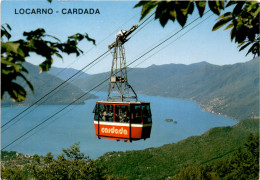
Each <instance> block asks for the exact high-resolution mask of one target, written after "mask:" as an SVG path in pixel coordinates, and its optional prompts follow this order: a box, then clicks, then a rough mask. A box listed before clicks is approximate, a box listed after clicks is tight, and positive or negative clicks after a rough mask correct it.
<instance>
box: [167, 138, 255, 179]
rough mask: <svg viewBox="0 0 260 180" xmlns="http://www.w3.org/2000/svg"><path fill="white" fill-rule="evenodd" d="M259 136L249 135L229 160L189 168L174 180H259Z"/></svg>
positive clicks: (183, 170)
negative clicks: (243, 144) (242, 145)
mask: <svg viewBox="0 0 260 180" xmlns="http://www.w3.org/2000/svg"><path fill="white" fill-rule="evenodd" d="M258 157H259V134H256V135H253V134H250V135H249V136H248V137H247V140H246V142H245V147H239V148H238V150H237V151H236V152H235V153H233V155H232V157H231V158H228V159H224V160H217V161H216V162H214V163H212V164H206V165H202V166H195V167H192V166H189V167H187V168H185V169H182V170H181V171H180V173H178V174H176V175H175V176H174V177H173V178H171V179H174V180H182V179H187V180H189V179H252V180H253V179H255V180H257V179H259V158H258Z"/></svg>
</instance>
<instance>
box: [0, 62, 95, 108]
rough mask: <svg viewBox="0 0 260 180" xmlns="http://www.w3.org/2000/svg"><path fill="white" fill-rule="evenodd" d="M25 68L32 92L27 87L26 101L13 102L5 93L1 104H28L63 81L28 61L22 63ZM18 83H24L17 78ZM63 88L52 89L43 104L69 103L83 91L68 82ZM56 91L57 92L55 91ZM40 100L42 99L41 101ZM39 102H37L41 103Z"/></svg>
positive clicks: (80, 102)
mask: <svg viewBox="0 0 260 180" xmlns="http://www.w3.org/2000/svg"><path fill="white" fill-rule="evenodd" d="M24 64H25V65H24V66H25V67H26V69H27V70H28V71H29V74H25V76H26V77H27V78H28V80H29V81H30V82H31V83H32V84H33V86H34V94H33V93H32V92H31V90H30V89H29V88H28V87H27V88H26V91H27V94H28V95H27V97H26V101H24V102H21V103H14V102H12V101H11V100H10V98H9V97H8V96H7V95H6V96H4V99H3V100H2V101H1V104H2V105H3V106H10V105H22V104H23V105H30V104H32V103H34V102H35V101H37V100H38V99H40V98H41V97H43V96H44V95H46V94H47V93H49V92H50V91H52V90H53V89H54V88H56V87H57V86H58V85H60V84H61V83H62V82H63V81H62V80H61V79H59V78H57V77H55V76H53V75H50V74H48V73H45V72H43V73H40V72H39V67H38V66H34V65H32V64H29V63H24ZM17 81H18V82H19V83H20V84H25V82H24V81H23V80H21V79H18V80H17ZM63 86H64V88H62V89H61V88H58V89H57V91H54V93H53V94H54V95H53V96H49V98H48V100H47V101H45V102H43V104H69V103H71V102H72V101H73V100H74V99H76V98H78V97H79V96H81V95H82V94H83V93H84V92H83V91H82V90H81V89H79V88H78V87H77V86H75V85H73V84H69V83H65V84H64V85H63ZM63 86H62V87H63ZM56 92H57V93H56ZM94 97H95V96H94V95H89V96H86V97H84V98H82V99H80V100H79V101H77V102H76V104H82V103H83V102H84V100H86V99H88V98H94ZM41 102H42V101H41ZM41 102H39V103H41Z"/></svg>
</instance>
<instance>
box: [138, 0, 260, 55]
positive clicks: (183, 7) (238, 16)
mask: <svg viewBox="0 0 260 180" xmlns="http://www.w3.org/2000/svg"><path fill="white" fill-rule="evenodd" d="M207 2H208V6H209V9H210V10H211V11H212V12H213V13H214V14H217V15H218V16H219V18H218V19H219V21H218V22H217V23H216V24H215V25H214V27H213V31H215V30H217V29H219V28H220V27H222V26H224V25H226V24H227V23H229V24H228V26H227V27H226V29H229V28H232V29H231V34H230V36H231V40H233V39H234V40H235V43H238V47H240V49H239V51H241V50H243V49H245V48H246V47H248V46H249V45H251V47H250V48H249V50H248V52H247V54H249V53H250V54H253V55H258V56H259V52H260V50H259V38H260V37H259V13H260V7H259V3H258V2H257V1H229V2H228V3H226V5H225V3H224V1H221V0H217V1H193V0H189V1H140V2H139V3H137V4H136V5H135V8H136V7H142V12H141V18H140V20H142V19H143V18H144V17H146V16H147V15H148V14H149V13H150V12H151V11H152V10H153V9H155V8H156V10H155V19H159V21H160V24H161V25H162V26H163V27H164V26H165V25H166V24H167V22H168V20H171V21H172V22H174V21H175V19H177V21H178V23H179V24H180V25H181V26H184V25H185V24H186V21H187V19H188V16H189V15H191V14H192V13H193V12H194V7H197V9H198V11H199V14H200V17H202V16H203V15H204V11H205V7H206V3H207ZM231 6H234V8H233V11H232V12H226V13H225V14H223V15H221V16H220V14H221V11H222V10H224V8H228V7H231ZM226 29H225V30H226Z"/></svg>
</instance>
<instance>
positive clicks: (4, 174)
mask: <svg viewBox="0 0 260 180" xmlns="http://www.w3.org/2000/svg"><path fill="white" fill-rule="evenodd" d="M1 178H2V179H15V180H25V179H27V177H26V175H25V173H24V171H23V170H22V169H21V168H20V167H16V168H9V167H7V168H4V167H2V166H1Z"/></svg>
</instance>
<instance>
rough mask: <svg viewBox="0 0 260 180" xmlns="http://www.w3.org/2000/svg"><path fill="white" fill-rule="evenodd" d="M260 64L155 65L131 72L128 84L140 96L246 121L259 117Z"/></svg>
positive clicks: (92, 80)
mask: <svg viewBox="0 0 260 180" xmlns="http://www.w3.org/2000/svg"><path fill="white" fill-rule="evenodd" d="M259 61H260V60H259V58H256V59H253V60H251V61H248V62H246V63H237V64H233V65H223V66H218V65H213V64H209V63H206V62H201V63H196V64H191V65H183V64H167V65H160V66H156V65H152V66H150V67H148V68H135V69H131V70H130V71H129V73H128V81H129V83H130V84H131V85H132V87H133V88H134V89H135V91H136V92H137V93H140V94H147V95H155V96H165V97H174V98H182V99H188V100H192V101H195V102H198V103H200V104H201V106H202V107H204V108H205V109H206V110H207V111H210V112H212V113H217V114H223V115H227V116H229V117H231V118H234V119H237V120H242V119H246V118H250V117H259ZM109 75H110V74H109V73H108V72H107V73H101V74H96V75H91V76H89V77H87V78H84V79H80V80H77V81H75V82H74V84H75V85H77V86H78V87H80V88H82V89H89V88H91V87H93V86H94V85H96V84H97V82H100V81H101V80H104V79H105V78H107V77H109ZM106 84H108V82H107V83H106Z"/></svg>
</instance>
